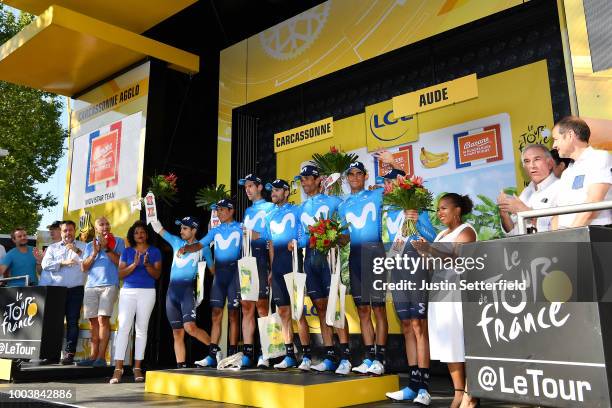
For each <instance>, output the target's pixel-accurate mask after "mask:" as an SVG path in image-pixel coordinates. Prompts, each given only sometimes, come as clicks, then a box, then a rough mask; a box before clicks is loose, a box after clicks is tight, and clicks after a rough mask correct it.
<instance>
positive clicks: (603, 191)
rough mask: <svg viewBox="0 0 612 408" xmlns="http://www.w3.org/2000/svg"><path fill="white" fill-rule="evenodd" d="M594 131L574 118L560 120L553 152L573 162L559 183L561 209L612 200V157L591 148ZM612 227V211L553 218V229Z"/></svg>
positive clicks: (554, 134) (554, 130) (555, 128)
mask: <svg viewBox="0 0 612 408" xmlns="http://www.w3.org/2000/svg"><path fill="white" fill-rule="evenodd" d="M590 135H591V130H590V129H589V126H588V125H587V124H586V122H585V121H584V120H582V119H580V118H578V117H575V116H568V117H565V118H563V119H561V120H560V121H559V122H558V123H557V124H556V125H555V127H554V128H553V132H552V136H553V140H554V142H553V148H554V149H557V151H558V152H559V156H560V157H567V158H571V159H573V160H574V163H572V164H570V165H569V167H568V168H567V170H565V171H564V172H563V174H562V175H561V178H560V179H559V192H558V200H557V205H558V206H565V205H573V204H583V203H598V202H601V201H609V200H612V191H610V184H612V173H611V172H612V156H611V155H610V153H608V152H607V151H605V150H596V149H593V148H592V147H591V146H590V145H589V137H590ZM610 224H612V210H609V209H608V210H601V211H587V212H581V213H574V214H563V215H557V216H554V217H553V220H552V227H553V229H561V228H575V227H582V226H586V225H610Z"/></svg>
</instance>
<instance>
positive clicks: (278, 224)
mask: <svg viewBox="0 0 612 408" xmlns="http://www.w3.org/2000/svg"><path fill="white" fill-rule="evenodd" d="M266 189H268V190H270V191H271V193H272V202H273V203H274V204H275V208H274V210H272V212H271V213H270V214H269V215H268V217H267V219H266V228H265V230H264V233H263V235H262V237H261V238H262V239H264V240H266V241H268V242H269V244H270V259H272V296H273V298H274V303H275V304H276V306H277V308H278V314H279V315H280V317H281V320H282V329H283V337H284V342H285V349H286V352H287V354H286V355H285V358H284V359H283V360H282V361H281V362H280V363H278V364H275V365H274V368H277V369H286V368H291V367H295V366H297V359H296V357H295V349H294V346H293V322H292V318H291V299H290V297H289V292H288V291H287V285H286V284H285V279H284V275H285V274H287V273H289V272H292V271H293V256H292V252H291V250H289V249H288V244H289V242H293V241H294V240H297V239H298V233H299V224H298V222H299V221H298V220H299V209H298V207H296V206H295V205H293V204H290V203H288V202H287V200H288V199H289V184H288V183H287V182H286V181H285V180H280V179H277V180H274V181H273V182H272V183H268V184H267V185H266ZM298 264H299V258H298ZM298 329H299V335H300V343H301V344H302V349H304V347H305V346H306V347H308V348H309V347H310V335H309V332H308V323H306V318H305V317H304V315H302V317H301V319H300V321H299V323H298Z"/></svg>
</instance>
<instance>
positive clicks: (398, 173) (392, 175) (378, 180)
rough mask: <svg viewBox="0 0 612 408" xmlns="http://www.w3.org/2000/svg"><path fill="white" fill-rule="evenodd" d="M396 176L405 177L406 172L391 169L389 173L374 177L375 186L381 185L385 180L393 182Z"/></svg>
mask: <svg viewBox="0 0 612 408" xmlns="http://www.w3.org/2000/svg"><path fill="white" fill-rule="evenodd" d="M397 176H406V172H405V171H404V170H400V169H392V170H391V171H390V172H388V173H387V174H385V175H384V176H378V177H376V184H382V183H384V182H385V179H387V180H395V179H396V178H397Z"/></svg>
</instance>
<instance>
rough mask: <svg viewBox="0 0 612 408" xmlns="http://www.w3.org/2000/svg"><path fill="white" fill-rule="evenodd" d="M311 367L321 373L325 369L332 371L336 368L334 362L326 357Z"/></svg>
mask: <svg viewBox="0 0 612 408" xmlns="http://www.w3.org/2000/svg"><path fill="white" fill-rule="evenodd" d="M312 369H313V370H315V371H318V372H320V373H323V372H325V371H330V372H333V371H335V370H336V365H335V364H334V362H333V361H331V360H330V359H328V358H326V359H325V360H323V361H321V362H320V363H319V364H317V365H315V366H312Z"/></svg>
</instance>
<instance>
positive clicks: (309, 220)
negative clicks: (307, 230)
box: [300, 205, 329, 226]
mask: <svg viewBox="0 0 612 408" xmlns="http://www.w3.org/2000/svg"><path fill="white" fill-rule="evenodd" d="M327 214H329V207H328V206H326V205H322V206H320V207H319V208H318V209H317V211H316V212H315V214H314V216H312V217H311V216H310V215H308V214H306V213H305V212H303V213H302V215H301V216H300V220H301V221H302V224H304V225H307V226H311V225H313V224H314V223H315V220H314V219H315V218H321V217H322V216H323V217H327Z"/></svg>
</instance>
